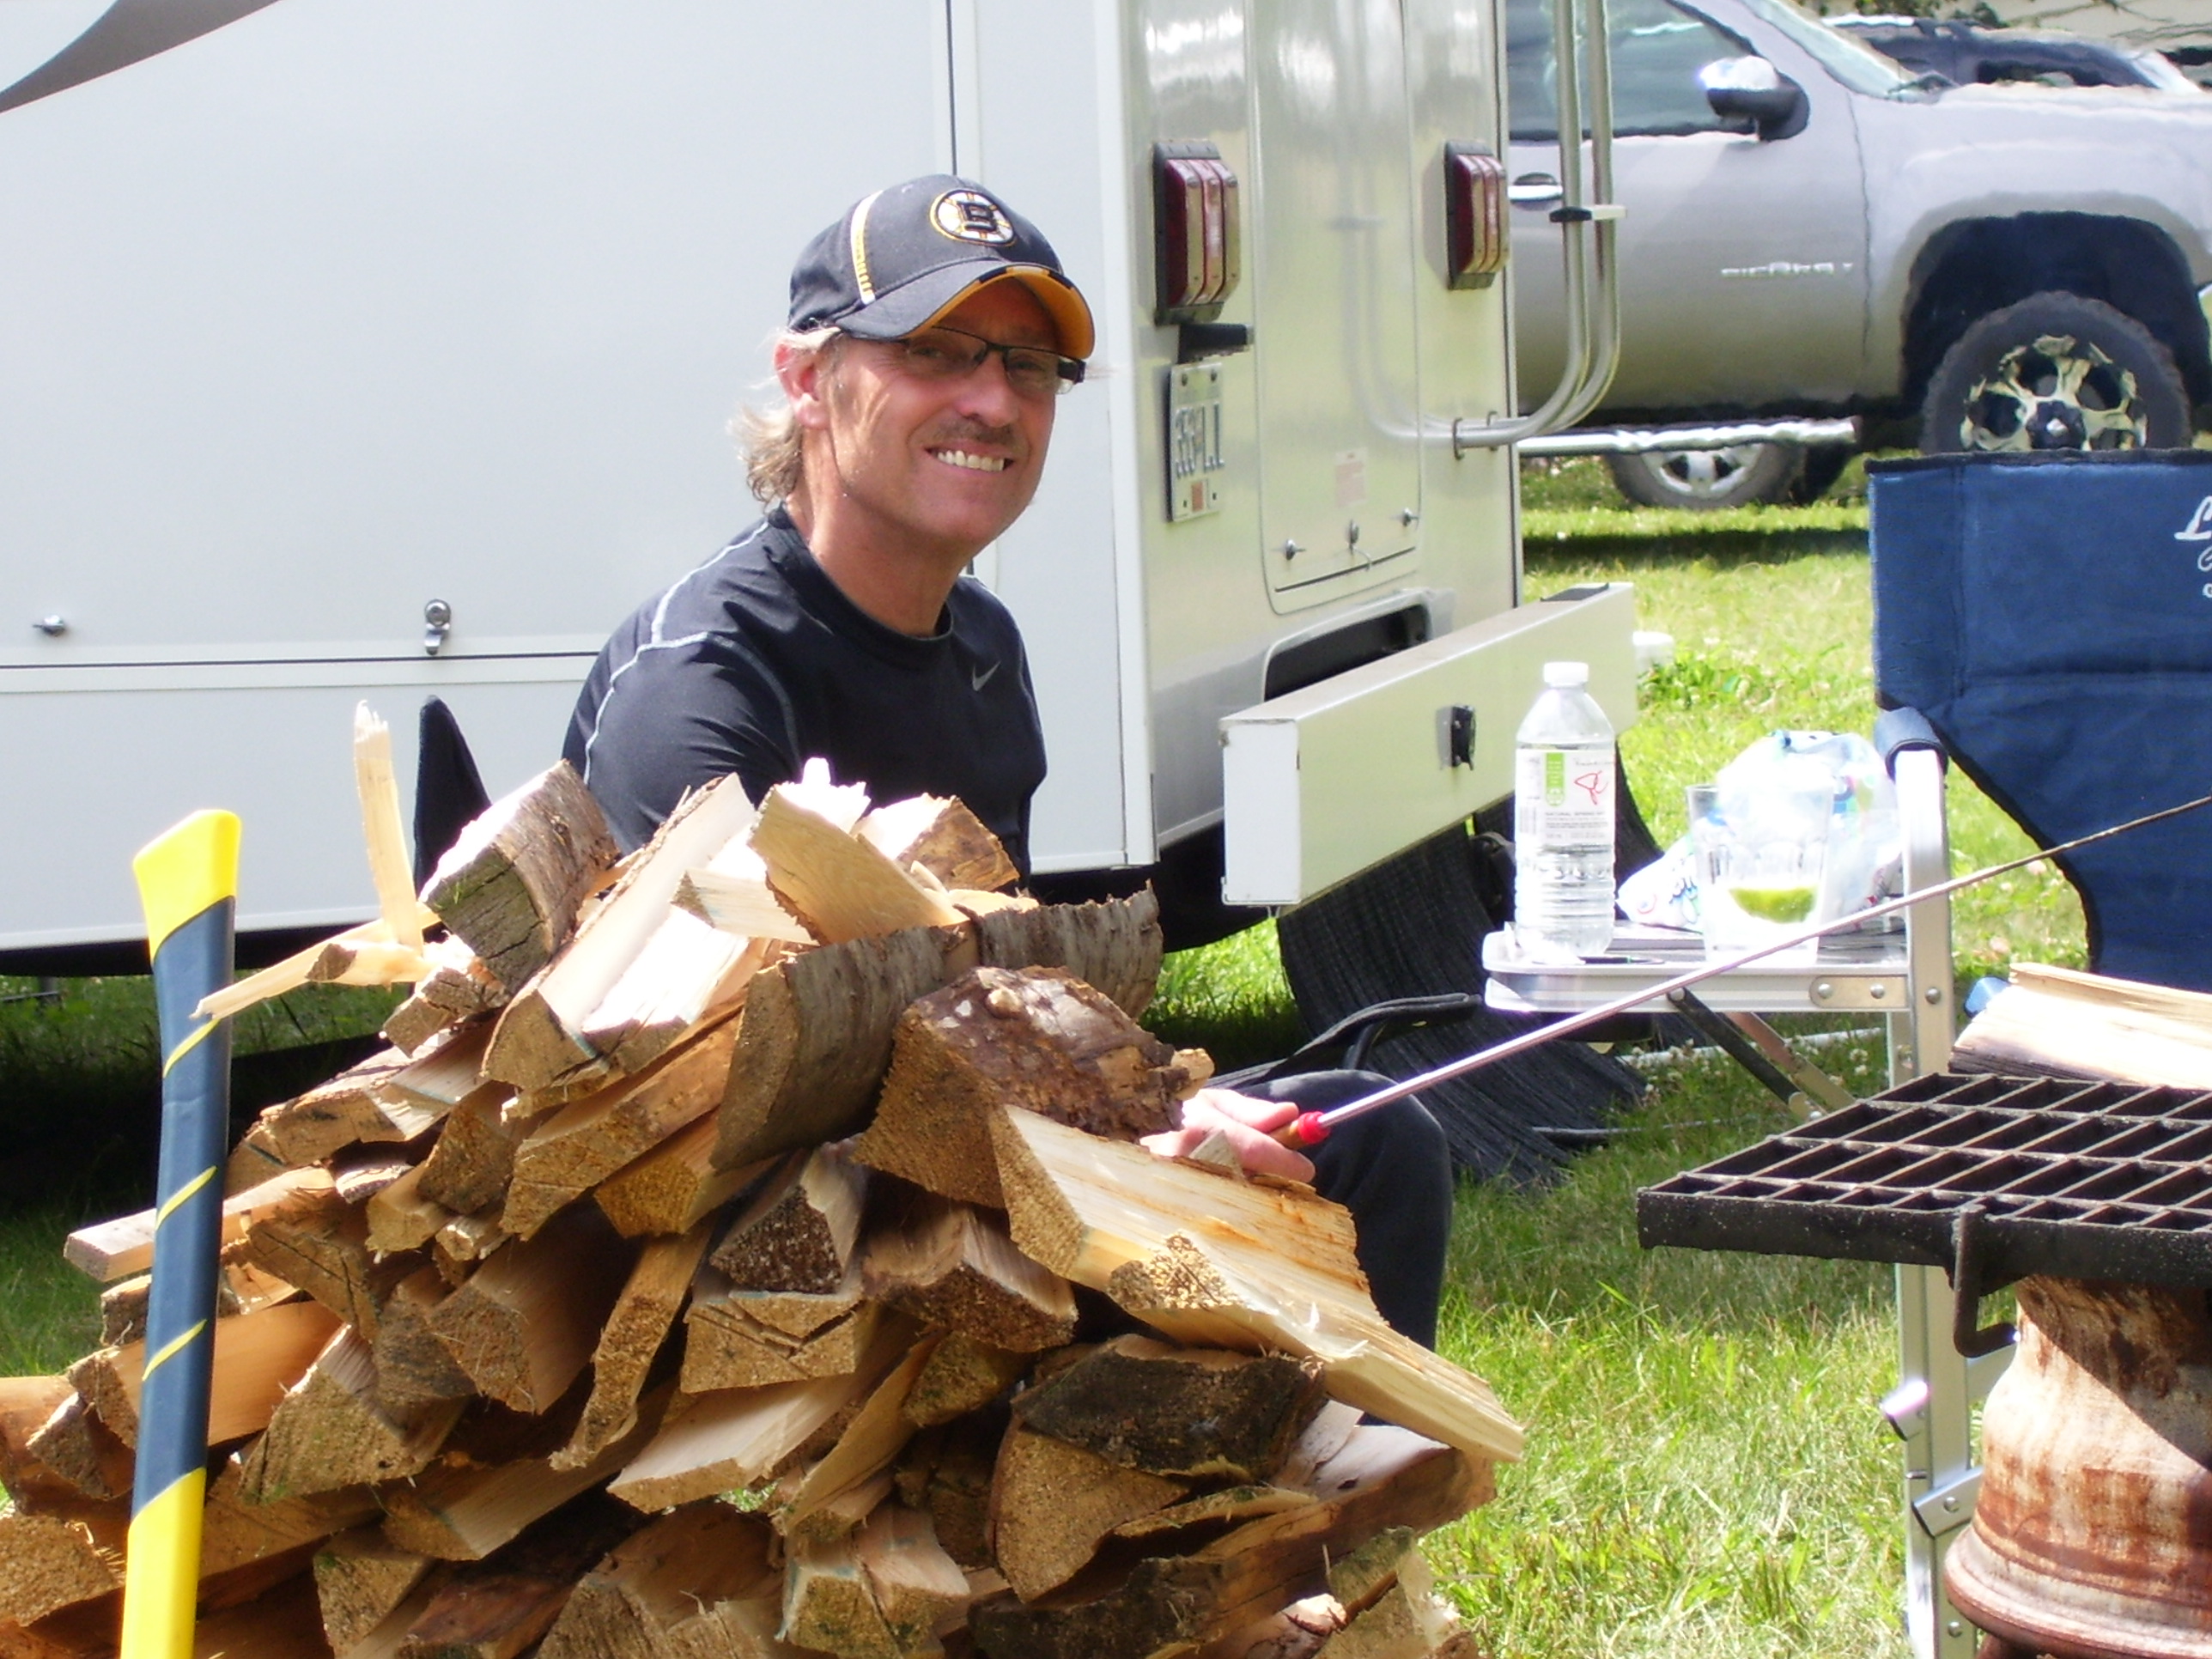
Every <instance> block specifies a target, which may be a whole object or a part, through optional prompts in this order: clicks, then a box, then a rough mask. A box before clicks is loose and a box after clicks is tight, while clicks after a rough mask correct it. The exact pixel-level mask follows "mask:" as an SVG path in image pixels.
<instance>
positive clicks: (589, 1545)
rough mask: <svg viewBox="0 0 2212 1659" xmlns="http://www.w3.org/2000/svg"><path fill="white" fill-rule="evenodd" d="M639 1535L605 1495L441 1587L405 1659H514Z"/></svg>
mask: <svg viewBox="0 0 2212 1659" xmlns="http://www.w3.org/2000/svg"><path fill="white" fill-rule="evenodd" d="M636 1528H637V1516H635V1514H634V1513H633V1512H631V1511H630V1510H626V1509H624V1508H623V1506H622V1505H621V1504H617V1503H614V1502H613V1501H612V1500H611V1499H609V1498H605V1497H604V1496H601V1495H598V1494H593V1495H592V1496H589V1497H586V1498H584V1499H582V1500H581V1501H580V1502H578V1503H574V1504H568V1506H566V1507H565V1508H563V1509H562V1510H558V1511H556V1512H555V1513H551V1514H549V1515H547V1516H544V1518H542V1519H541V1520H539V1521H538V1522H535V1523H534V1524H532V1526H531V1527H530V1528H528V1529H527V1530H526V1531H525V1532H524V1533H523V1534H520V1536H519V1537H517V1538H516V1539H515V1540H514V1541H513V1542H512V1543H509V1544H507V1545H506V1546H505V1547H502V1548H501V1550H500V1551H499V1552H498V1553H496V1554H495V1555H493V1556H491V1557H489V1558H488V1559H485V1560H483V1561H482V1562H480V1563H477V1564H476V1565H471V1566H465V1567H463V1568H461V1569H460V1570H459V1571H456V1572H455V1573H454V1574H453V1577H451V1578H450V1579H448V1580H447V1582H446V1583H444V1584H442V1585H441V1587H440V1588H439V1589H438V1591H437V1593H436V1594H435V1595H433V1596H432V1597H431V1598H430V1602H429V1605H428V1607H426V1608H424V1610H423V1612H422V1616H421V1617H420V1618H418V1619H416V1621H415V1622H414V1624H413V1625H411V1626H409V1628H408V1632H407V1636H406V1639H405V1640H404V1642H402V1643H401V1644H400V1648H399V1659H515V1656H516V1655H518V1654H520V1653H521V1652H523V1651H524V1650H526V1649H527V1648H529V1647H531V1646H532V1644H535V1643H536V1642H537V1640H538V1638H540V1637H541V1636H543V1635H544V1634H545V1632H547V1631H548V1630H549V1629H550V1628H551V1626H552V1625H553V1622H554V1620H556V1619H558V1618H559V1617H560V1615H561V1611H562V1608H563V1607H566V1606H567V1605H568V1598H569V1596H570V1595H571V1594H572V1593H573V1592H574V1589H575V1585H576V1581H577V1580H578V1579H580V1578H581V1577H583V1576H584V1574H585V1573H586V1572H587V1571H590V1569H591V1568H592V1565H594V1564H595V1563H596V1562H598V1561H599V1559H600V1558H601V1557H602V1556H604V1555H605V1554H606V1553H607V1552H608V1551H609V1550H611V1549H612V1548H613V1547H615V1546H617V1544H619V1543H621V1542H622V1541H623V1540H624V1539H625V1538H627V1537H629V1534H631V1533H633V1532H635V1530H636Z"/></svg>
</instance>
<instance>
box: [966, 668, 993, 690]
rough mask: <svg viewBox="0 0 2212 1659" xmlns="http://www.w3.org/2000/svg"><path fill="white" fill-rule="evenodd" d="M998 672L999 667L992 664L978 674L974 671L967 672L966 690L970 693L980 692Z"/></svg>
mask: <svg viewBox="0 0 2212 1659" xmlns="http://www.w3.org/2000/svg"><path fill="white" fill-rule="evenodd" d="M998 671H999V665H998V664H996V663H993V664H992V665H990V666H989V667H988V668H987V669H985V670H984V671H982V672H981V673H980V674H979V673H977V672H976V671H975V670H974V669H972V668H971V669H969V671H968V689H969V690H971V691H981V690H982V689H983V688H984V687H985V686H987V685H988V684H990V683H991V676H992V675H994V674H995V673H997V672H998Z"/></svg>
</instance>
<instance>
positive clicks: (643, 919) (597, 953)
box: [479, 777, 754, 1089]
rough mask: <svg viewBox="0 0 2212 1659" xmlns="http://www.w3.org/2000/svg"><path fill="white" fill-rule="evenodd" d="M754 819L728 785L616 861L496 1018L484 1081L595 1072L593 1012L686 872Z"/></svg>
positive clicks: (659, 919) (518, 1082)
mask: <svg viewBox="0 0 2212 1659" xmlns="http://www.w3.org/2000/svg"><path fill="white" fill-rule="evenodd" d="M753 817H754V814H753V809H752V804H751V802H750V801H749V800H747V799H745V793H744V785H743V784H741V783H740V782H738V780H737V779H736V778H735V777H728V778H724V779H721V780H720V781H717V782H715V783H713V784H710V785H708V787H706V788H704V789H702V790H699V791H696V792H695V793H692V794H690V795H689V796H687V797H685V799H684V800H683V801H682V802H681V803H680V804H679V805H678V806H677V809H676V811H674V812H672V813H671V814H670V815H669V817H668V818H667V820H666V822H665V823H662V825H661V826H660V828H659V830H658V831H657V832H656V833H655V834H654V836H653V839H652V841H650V842H647V844H646V845H645V846H644V847H642V848H639V849H638V851H636V852H635V853H633V854H630V856H629V858H628V859H626V860H623V872H622V875H621V877H620V878H619V879H618V880H617V882H616V884H615V885H614V886H613V887H612V888H611V890H609V891H608V893H607V895H606V896H605V898H604V899H603V900H601V902H599V906H598V908H595V909H594V910H593V911H592V913H591V915H589V916H587V917H586V918H585V919H584V921H583V922H582V923H581V925H580V926H579V927H577V929H576V931H575V936H574V939H571V940H570V941H569V942H568V946H567V947H566V948H565V949H563V950H562V951H561V952H560V954H559V955H558V956H557V957H554V958H553V959H552V960H551V961H550V962H549V963H546V964H545V966H544V967H543V968H541V969H539V970H538V973H537V974H536V975H534V976H533V977H532V979H531V980H530V981H529V983H528V984H526V986H524V987H522V988H521V989H520V990H519V991H518V992H517V993H516V994H515V997H514V1000H513V1001H512V1002H510V1003H508V1004H507V1006H506V1008H505V1009H503V1010H502V1011H501V1013H500V1016H499V1020H498V1024H496V1025H495V1027H494V1029H493V1035H492V1040H491V1048H490V1049H489V1053H488V1054H486V1056H485V1060H484V1071H485V1073H486V1074H487V1075H488V1076H491V1077H495V1078H499V1079H502V1080H503V1081H506V1082H508V1083H512V1084H513V1085H515V1086H516V1087H517V1088H521V1089H542V1088H545V1087H547V1086H549V1085H553V1084H556V1083H558V1082H560V1081H561V1080H562V1079H564V1078H566V1077H568V1076H569V1075H570V1074H571V1073H577V1072H580V1071H584V1070H586V1069H587V1068H593V1067H596V1066H599V1063H600V1062H601V1060H603V1054H602V1053H601V1051H600V1050H599V1048H596V1047H594V1046H593V1045H592V1043H591V1042H589V1041H588V1040H587V1039H586V1037H585V1036H584V1029H585V1025H586V1022H587V1021H588V1020H589V1019H590V1018H591V1016H592V1012H593V1011H594V1010H596V1009H597V1008H598V1007H599V1005H600V1004H601V1003H602V1002H603V1001H605V999H606V997H607V994H608V993H609V992H610V991H611V990H612V989H613V988H614V987H615V985H616V983H617V981H619V980H620V979H621V978H622V977H623V974H624V973H625V972H626V971H627V970H628V969H629V967H630V965H631V963H634V962H635V960H636V959H637V957H638V954H639V952H640V951H642V950H643V949H644V948H645V946H646V945H647V941H648V940H650V939H652V937H653V934H654V933H656V932H657V931H658V930H659V927H660V926H661V924H662V923H663V922H664V921H666V920H667V919H668V918H669V916H670V915H671V911H670V908H669V902H670V900H671V898H672V897H673V896H675V892H676V887H677V884H678V882H680V881H682V880H683V878H684V874H685V872H688V871H690V870H691V869H693V868H695V867H696V866H699V865H702V864H704V863H706V862H707V861H708V860H709V859H711V858H713V857H714V854H716V853H718V852H720V850H721V849H722V848H723V846H724V845H725V844H726V842H729V841H730V840H731V839H732V837H733V836H739V835H742V834H744V832H745V831H746V830H747V829H750V827H751V826H752V823H753ZM674 914H677V915H681V913H680V912H678V913H674ZM687 919H688V918H687ZM706 931H708V932H711V931H712V930H711V929H709V930H706ZM728 942H730V941H727V940H725V943H728ZM479 954H483V952H482V951H481V949H480V950H479ZM486 960H487V961H489V960H490V958H489V957H486Z"/></svg>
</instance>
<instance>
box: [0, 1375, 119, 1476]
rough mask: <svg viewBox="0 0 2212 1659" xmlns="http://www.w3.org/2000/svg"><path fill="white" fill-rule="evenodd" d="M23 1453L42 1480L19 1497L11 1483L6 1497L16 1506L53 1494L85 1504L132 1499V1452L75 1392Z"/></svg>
mask: <svg viewBox="0 0 2212 1659" xmlns="http://www.w3.org/2000/svg"><path fill="white" fill-rule="evenodd" d="M66 1380H67V1379H64V1382H66ZM23 1451H24V1455H25V1458H26V1460H27V1463H28V1464H29V1466H30V1467H31V1468H35V1469H37V1470H38V1471H40V1474H39V1475H38V1478H37V1480H36V1481H35V1483H33V1482H28V1481H27V1483H26V1485H25V1486H24V1488H23V1491H22V1492H18V1491H17V1488H16V1486H15V1482H13V1481H10V1482H9V1485H8V1489H9V1493H10V1494H11V1495H13V1496H14V1497H15V1501H16V1502H17V1504H19V1505H23V1498H24V1496H25V1494H26V1493H36V1494H39V1495H44V1494H46V1493H48V1492H52V1493H53V1494H55V1495H56V1496H58V1497H60V1498H63V1499H64V1500H68V1499H71V1498H91V1499H94V1501H100V1500H104V1499H107V1498H122V1497H125V1496H127V1495H128V1494H129V1493H130V1491H131V1480H132V1477H133V1473H134V1470H133V1464H134V1462H135V1459H134V1458H133V1456H132V1455H131V1448H130V1447H128V1446H126V1445H125V1444H124V1443H123V1441H122V1440H121V1439H120V1438H119V1437H118V1436H117V1434H116V1432H115V1431H114V1430H112V1429H111V1428H109V1427H108V1426H107V1425H106V1424H105V1423H103V1422H101V1421H100V1413H97V1412H95V1411H94V1410H93V1408H92V1406H91V1403H90V1402H89V1401H87V1400H86V1399H85V1398H84V1396H83V1395H81V1394H79V1393H78V1392H77V1391H76V1389H75V1388H70V1389H69V1391H68V1393H67V1395H65V1396H64V1398H63V1399H62V1401H60V1402H59V1403H58V1405H56V1406H55V1407H54V1409H53V1411H52V1414H51V1415H49V1416H48V1417H47V1419H46V1421H45V1422H43V1423H41V1424H40V1425H39V1426H38V1427H37V1428H36V1429H33V1431H31V1434H30V1436H29V1437H28V1438H27V1439H26V1440H25V1441H24V1443H23ZM49 1477H51V1479H49ZM24 1506H25V1507H29V1506H28V1505H24Z"/></svg>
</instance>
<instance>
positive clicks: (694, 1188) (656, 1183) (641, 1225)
mask: <svg viewBox="0 0 2212 1659" xmlns="http://www.w3.org/2000/svg"><path fill="white" fill-rule="evenodd" d="M717 1133H718V1128H717V1125H716V1123H715V1121H714V1118H713V1117H711V1116H709V1117H702V1118H700V1119H698V1120H696V1121H694V1122H691V1123H690V1124H687V1125H685V1126H684V1127H683V1128H681V1129H678V1131H677V1132H676V1133H674V1134H672V1135H671V1136H669V1138H668V1139H666V1140H665V1141H663V1142H662V1143H661V1144H660V1145H659V1146H656V1147H654V1148H653V1150H652V1151H651V1152H647V1153H646V1154H645V1155H644V1156H643V1157H641V1158H637V1159H636V1160H635V1161H634V1162H633V1163H631V1164H629V1165H628V1166H626V1167H625V1168H623V1169H622V1170H617V1172H616V1173H615V1174H613V1175H611V1176H608V1177H607V1178H606V1179H605V1181H603V1182H600V1183H599V1185H598V1186H597V1187H595V1188H592V1202H594V1203H596V1204H597V1205H598V1206H599V1208H600V1210H601V1211H602V1212H604V1213H605V1216H606V1218H607V1219H608V1220H609V1221H611V1222H612V1223H613V1224H614V1226H615V1231H617V1232H618V1233H620V1234H622V1236H623V1237H625V1238H638V1237H645V1236H647V1235H649V1234H655V1233H685V1232H689V1231H691V1229H692V1228H693V1227H694V1226H696V1225H698V1223H699V1222H701V1221H702V1220H703V1219H705V1218H707V1217H708V1216H710V1215H712V1214H713V1213H714V1212H715V1211H717V1210H719V1209H720V1208H721V1207H722V1206H723V1205H725V1204H726V1203H728V1202H729V1201H730V1200H732V1199H733V1198H735V1197H737V1196H738V1194H740V1193H742V1192H744V1190H745V1188H748V1187H750V1186H751V1185H752V1184H753V1183H754V1182H756V1181H757V1180H759V1179H760V1178H761V1177H762V1176H763V1175H765V1174H766V1173H767V1172H768V1170H769V1168H770V1166H771V1165H772V1164H774V1162H775V1160H774V1159H772V1158H762V1159H759V1160H757V1161H756V1162H753V1163H750V1164H738V1165H736V1166H734V1167H733V1168H731V1169H727V1170H718V1169H716V1168H715V1167H714V1141H715V1138H716V1135H717Z"/></svg>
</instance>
